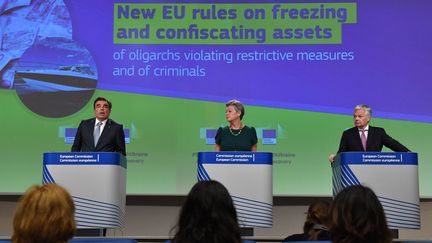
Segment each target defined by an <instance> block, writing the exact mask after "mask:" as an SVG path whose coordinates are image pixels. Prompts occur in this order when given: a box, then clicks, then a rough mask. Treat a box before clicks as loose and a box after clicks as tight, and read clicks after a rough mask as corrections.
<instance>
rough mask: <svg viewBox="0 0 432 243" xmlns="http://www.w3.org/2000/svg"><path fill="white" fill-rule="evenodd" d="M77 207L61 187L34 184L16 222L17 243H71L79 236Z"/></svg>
mask: <svg viewBox="0 0 432 243" xmlns="http://www.w3.org/2000/svg"><path fill="white" fill-rule="evenodd" d="M74 214H75V206H74V203H73V201H72V197H71V196H70V194H69V193H68V192H67V191H66V190H65V189H64V188H63V187H61V186H59V185H57V184H45V185H42V186H39V185H34V186H32V187H30V188H29V189H28V190H27V192H26V193H25V194H24V196H22V197H21V199H20V202H19V204H18V206H17V209H16V212H15V217H14V221H13V235H12V242H13V243H42V242H44V243H54V242H67V241H68V240H69V239H70V238H72V237H73V235H74V233H75V228H76V225H75V219H74Z"/></svg>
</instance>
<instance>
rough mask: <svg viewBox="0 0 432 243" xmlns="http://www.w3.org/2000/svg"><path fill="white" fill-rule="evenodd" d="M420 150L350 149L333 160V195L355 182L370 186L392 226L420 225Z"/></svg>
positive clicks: (397, 227)
mask: <svg viewBox="0 0 432 243" xmlns="http://www.w3.org/2000/svg"><path fill="white" fill-rule="evenodd" d="M417 165H418V163H417V153H379V152H348V153H340V154H339V155H338V156H337V158H336V161H335V162H334V163H332V171H333V195H336V194H337V193H338V192H340V191H341V190H342V189H343V188H345V187H349V186H352V185H360V184H361V185H365V186H368V187H370V188H371V189H372V190H373V191H374V192H375V194H376V195H377V197H378V199H379V200H380V202H381V204H382V206H383V208H384V212H385V215H386V218H387V223H388V226H389V228H391V229H420V203H419V182H418V168H417Z"/></svg>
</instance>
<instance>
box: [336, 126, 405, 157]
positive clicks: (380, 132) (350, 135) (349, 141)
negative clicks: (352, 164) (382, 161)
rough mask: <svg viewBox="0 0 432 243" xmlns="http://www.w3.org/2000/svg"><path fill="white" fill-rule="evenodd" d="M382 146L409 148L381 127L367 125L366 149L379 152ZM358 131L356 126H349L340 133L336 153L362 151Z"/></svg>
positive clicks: (402, 149)
mask: <svg viewBox="0 0 432 243" xmlns="http://www.w3.org/2000/svg"><path fill="white" fill-rule="evenodd" d="M383 146H386V147H387V148H389V149H391V150H393V151H395V152H409V151H410V150H409V149H408V148H407V147H405V146H403V145H402V144H400V143H399V142H398V141H396V140H395V139H393V138H392V137H390V136H389V135H387V133H386V131H385V130H384V129H383V128H381V127H372V126H369V130H368V136H367V140H366V151H368V152H381V150H382V148H383ZM364 151H365V150H364V149H363V145H362V143H361V138H360V133H359V130H358V128H357V127H353V128H350V129H348V130H346V131H344V133H343V134H342V138H341V141H340V145H339V150H338V153H341V152H364Z"/></svg>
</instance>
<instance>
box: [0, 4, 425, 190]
mask: <svg viewBox="0 0 432 243" xmlns="http://www.w3.org/2000/svg"><path fill="white" fill-rule="evenodd" d="M430 9H432V1H424V0H413V1H390V0H385V1H372V0H366V1H261V2H255V1H252V2H251V1H232V0H231V1H171V0H170V1H157V0H155V1H151V3H149V1H144V0H141V1H139V0H136V1H127V2H125V1H120V0H92V1H87V0H64V1H61V0H56V1H46V0H34V1H8V0H6V1H2V2H0V134H1V135H0V136H1V138H0V148H1V153H0V156H1V158H0V161H1V162H0V163H1V169H0V178H1V179H0V193H3V194H10V193H22V192H23V191H25V190H26V188H27V187H29V186H30V185H31V184H34V183H40V182H41V180H42V178H41V177H42V154H43V153H44V152H56V151H69V150H70V147H71V139H73V134H74V131H75V130H74V129H75V128H77V126H78V124H79V122H80V121H81V120H84V119H88V118H91V117H93V116H94V114H93V100H94V99H95V98H96V97H98V96H103V97H106V98H108V99H110V100H111V101H112V102H113V108H112V113H111V118H112V119H113V120H115V121H116V122H118V123H121V124H123V125H124V128H125V129H126V136H127V145H126V146H127V147H126V149H127V158H128V172H127V173H128V174H127V192H128V194H130V195H132V194H133V195H185V194H186V193H187V192H188V191H189V189H190V188H191V186H192V185H193V184H194V183H195V182H196V180H197V179H196V170H197V165H196V164H197V162H196V161H197V152H200V151H213V150H214V144H212V143H213V142H214V141H213V136H214V131H215V129H217V128H219V127H220V126H226V125H227V122H226V121H225V113H224V112H225V105H224V104H225V102H226V101H228V100H231V99H237V100H240V101H241V102H242V103H243V104H245V108H246V114H245V117H244V119H243V122H244V123H245V124H246V125H248V126H253V127H255V128H256V130H257V134H258V151H263V152H264V151H265V152H273V153H274V165H273V176H274V179H273V191H274V195H277V196H330V195H331V168H330V165H329V162H328V161H327V157H328V155H329V154H331V153H335V152H336V151H337V148H338V145H339V141H340V136H341V134H342V132H343V131H344V130H345V129H347V128H350V127H352V126H353V119H352V113H353V107H354V106H355V105H357V104H362V103H364V104H368V105H370V106H371V107H372V109H373V118H372V121H371V125H373V126H380V127H383V128H385V129H386V131H387V133H389V134H390V135H391V136H392V137H393V138H395V139H397V140H398V141H400V142H401V143H403V144H404V145H405V146H407V147H408V148H409V149H410V150H412V151H413V152H417V153H418V154H419V175H420V194H421V196H422V197H432V187H431V186H429V185H430V181H429V180H430V178H431V177H432V163H431V162H432V161H431V160H432V150H431V149H430V144H431V142H430V138H429V136H430V135H431V134H432V124H431V122H432V109H431V107H432V102H431V98H430V97H431V96H430V95H428V93H429V92H431V90H432V79H431V71H430V70H431V67H432V59H431V58H430V56H431V54H432V42H431V41H430V38H431V37H432V28H429V27H428V26H427V25H428V24H429V23H432V15H431V14H430V12H429V10H430ZM428 97H429V98H428ZM384 151H389V150H386V149H385V150H384ZM95 179H97V178H95Z"/></svg>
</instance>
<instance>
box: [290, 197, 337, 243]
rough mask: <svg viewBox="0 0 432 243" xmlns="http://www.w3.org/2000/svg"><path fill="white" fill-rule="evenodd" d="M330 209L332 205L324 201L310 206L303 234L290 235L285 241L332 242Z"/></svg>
mask: <svg viewBox="0 0 432 243" xmlns="http://www.w3.org/2000/svg"><path fill="white" fill-rule="evenodd" d="M329 208H330V203H328V202H327V201H322V200H320V201H316V202H314V203H312V204H311V205H309V208H308V212H307V215H306V221H305V222H304V225H303V234H294V235H290V236H288V237H287V238H285V240H284V241H313V240H330V232H329V230H328V225H329Z"/></svg>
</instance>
